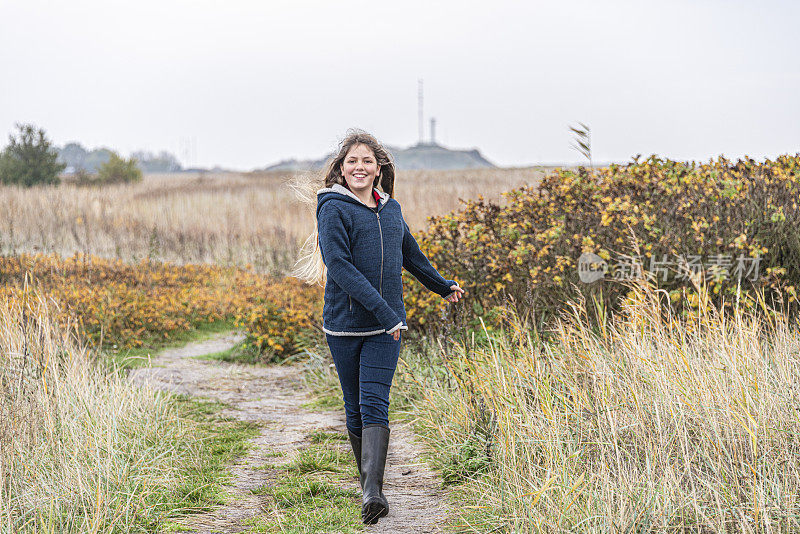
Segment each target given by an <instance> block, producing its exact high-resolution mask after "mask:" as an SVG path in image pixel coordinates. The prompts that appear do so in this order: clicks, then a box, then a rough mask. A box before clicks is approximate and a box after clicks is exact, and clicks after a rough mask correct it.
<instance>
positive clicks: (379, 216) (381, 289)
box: [375, 208, 383, 296]
mask: <svg viewBox="0 0 800 534" xmlns="http://www.w3.org/2000/svg"><path fill="white" fill-rule="evenodd" d="M378 209H380V208H378ZM375 215H376V216H377V217H378V232H379V233H380V236H381V281H380V283H379V284H378V292H379V293H380V295H381V296H383V230H382V229H381V215H380V213H378V212H377V211H376V212H375Z"/></svg>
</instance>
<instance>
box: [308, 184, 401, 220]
mask: <svg viewBox="0 0 800 534" xmlns="http://www.w3.org/2000/svg"><path fill="white" fill-rule="evenodd" d="M372 190H373V191H375V192H377V193H378V196H379V197H380V198H381V201H380V204H378V206H379V207H380V206H383V205H384V204H386V203H387V202H388V201H389V199H390V198H391V197H390V196H389V195H388V194H387V193H384V192H383V191H378V190H377V189H375V188H373V189H372ZM332 198H336V199H339V200H346V201H347V202H352V203H354V204H361V205H362V206H365V207H368V206H367V205H366V204H364V203H363V202H362V201H361V199H360V198H358V197H357V196H356V195H355V193H353V192H352V191H350V190H349V189H347V188H346V187H345V186H343V185H341V184H333V185H332V186H331V187H323V188H322V189H320V190H318V191H317V215H319V210H320V208H322V205H323V204H325V202H327V201H328V200H330V199H332Z"/></svg>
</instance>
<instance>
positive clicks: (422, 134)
mask: <svg viewBox="0 0 800 534" xmlns="http://www.w3.org/2000/svg"><path fill="white" fill-rule="evenodd" d="M417 108H418V110H417V113H418V120H417V122H418V126H419V144H420V145H421V144H422V143H423V142H424V141H425V139H424V138H425V132H424V131H423V129H424V128H423V126H422V78H420V79H419V80H417Z"/></svg>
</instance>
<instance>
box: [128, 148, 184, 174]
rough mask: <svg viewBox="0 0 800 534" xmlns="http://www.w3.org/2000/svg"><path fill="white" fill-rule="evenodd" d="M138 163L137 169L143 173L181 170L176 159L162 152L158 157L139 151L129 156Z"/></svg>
mask: <svg viewBox="0 0 800 534" xmlns="http://www.w3.org/2000/svg"><path fill="white" fill-rule="evenodd" d="M131 157H132V158H135V159H136V160H137V161H138V162H139V167H140V168H141V169H142V170H143V171H144V172H175V171H179V170H181V169H182V167H181V163H180V161H178V158H176V157H175V156H173V155H172V154H170V153H169V152H167V151H165V150H162V151H161V152H159V153H158V155H156V154H153V153H152V152H146V151H144V150H140V151H138V152H134V153H132V154H131Z"/></svg>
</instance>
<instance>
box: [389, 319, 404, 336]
mask: <svg viewBox="0 0 800 534" xmlns="http://www.w3.org/2000/svg"><path fill="white" fill-rule="evenodd" d="M402 327H403V321H400V322H399V323H397V324H396V325H394V327H392V329H391V330H387V331H386V333H387V334H391V333H393V332H394V331H395V330H400V329H401V328H402Z"/></svg>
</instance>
